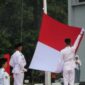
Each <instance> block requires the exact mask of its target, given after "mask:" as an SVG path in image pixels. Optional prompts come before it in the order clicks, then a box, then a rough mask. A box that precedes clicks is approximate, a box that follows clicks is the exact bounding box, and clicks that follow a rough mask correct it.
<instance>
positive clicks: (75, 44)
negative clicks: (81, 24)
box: [73, 29, 84, 50]
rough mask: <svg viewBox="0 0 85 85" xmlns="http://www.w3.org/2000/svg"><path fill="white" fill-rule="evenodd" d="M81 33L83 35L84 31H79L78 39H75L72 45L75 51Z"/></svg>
mask: <svg viewBox="0 0 85 85" xmlns="http://www.w3.org/2000/svg"><path fill="white" fill-rule="evenodd" d="M83 33H84V29H82V30H81V32H80V34H79V35H78V37H77V39H76V41H75V43H74V45H73V48H74V49H75V50H76V48H77V46H78V44H79V41H80V39H81V37H82V35H83Z"/></svg>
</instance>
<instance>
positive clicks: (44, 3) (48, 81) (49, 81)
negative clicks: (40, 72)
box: [43, 0, 51, 85]
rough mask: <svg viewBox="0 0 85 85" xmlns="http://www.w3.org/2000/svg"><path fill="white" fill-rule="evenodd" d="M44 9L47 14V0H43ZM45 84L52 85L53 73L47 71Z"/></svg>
mask: <svg viewBox="0 0 85 85" xmlns="http://www.w3.org/2000/svg"><path fill="white" fill-rule="evenodd" d="M43 11H44V13H45V14H47V0H43ZM45 85H51V73H50V72H45Z"/></svg>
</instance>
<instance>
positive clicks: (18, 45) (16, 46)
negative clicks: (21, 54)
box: [15, 43, 23, 49]
mask: <svg viewBox="0 0 85 85" xmlns="http://www.w3.org/2000/svg"><path fill="white" fill-rule="evenodd" d="M21 46H23V43H17V44H15V49H16V48H18V47H21Z"/></svg>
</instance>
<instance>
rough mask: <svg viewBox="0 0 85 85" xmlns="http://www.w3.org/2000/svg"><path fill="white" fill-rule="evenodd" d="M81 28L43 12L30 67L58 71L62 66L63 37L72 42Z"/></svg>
mask: <svg viewBox="0 0 85 85" xmlns="http://www.w3.org/2000/svg"><path fill="white" fill-rule="evenodd" d="M80 31H81V29H80V28H78V27H72V26H68V25H65V24H62V23H60V22H58V21H56V20H54V19H52V18H51V17H50V16H48V15H46V14H43V17H42V24H41V29H40V34H39V39H38V42H37V46H36V49H35V53H34V56H33V59H32V61H31V64H30V66H29V68H30V69H36V70H42V71H49V72H55V73H59V72H61V70H62V67H63V61H62V57H61V54H60V50H61V49H63V48H64V47H65V43H64V39H65V38H70V39H71V41H72V45H73V44H74V42H75V40H76V38H77V36H78V34H79V33H80Z"/></svg>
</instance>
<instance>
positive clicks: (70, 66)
mask: <svg viewBox="0 0 85 85" xmlns="http://www.w3.org/2000/svg"><path fill="white" fill-rule="evenodd" d="M83 33H84V29H82V30H81V32H80V34H79V35H78V37H77V40H76V42H75V43H74V45H73V46H71V39H70V38H66V39H65V43H66V47H65V48H64V49H62V50H61V54H62V58H63V60H64V67H63V79H64V85H74V82H75V68H76V69H79V66H80V65H81V62H80V60H79V56H78V55H75V51H76V48H77V46H78V44H79V41H80V38H81V37H82V35H83ZM22 49H23V45H22V43H18V44H16V45H15V52H14V53H13V55H12V56H11V59H10V66H11V67H12V68H13V70H12V73H13V78H14V85H23V80H24V72H26V71H27V69H25V68H24V67H25V65H26V61H25V58H24V55H23V54H22ZM6 62H7V60H6V59H4V58H0V85H10V81H9V80H10V78H9V76H8V74H7V73H6V72H5V70H4V68H5V67H6V66H7V63H6Z"/></svg>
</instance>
